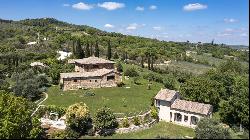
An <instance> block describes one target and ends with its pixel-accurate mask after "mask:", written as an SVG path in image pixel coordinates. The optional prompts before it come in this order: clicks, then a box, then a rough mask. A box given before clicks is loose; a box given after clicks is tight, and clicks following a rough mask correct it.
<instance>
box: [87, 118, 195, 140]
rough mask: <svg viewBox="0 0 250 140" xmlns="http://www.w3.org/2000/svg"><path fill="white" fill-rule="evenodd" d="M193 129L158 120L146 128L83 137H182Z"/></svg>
mask: <svg viewBox="0 0 250 140" xmlns="http://www.w3.org/2000/svg"><path fill="white" fill-rule="evenodd" d="M194 135H195V134H194V129H192V128H187V127H183V126H179V125H175V124H172V123H168V122H159V123H157V124H155V125H154V126H152V127H151V128H149V129H146V130H139V131H136V132H131V133H124V134H114V135H112V136H108V137H84V139H86V138H102V139H103V138H108V139H153V138H156V137H157V136H158V137H159V136H160V137H161V138H173V139H174V138H184V137H185V136H189V137H194Z"/></svg>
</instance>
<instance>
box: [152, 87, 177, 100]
mask: <svg viewBox="0 0 250 140" xmlns="http://www.w3.org/2000/svg"><path fill="white" fill-rule="evenodd" d="M176 93H177V92H176V91H175V90H170V89H161V90H160V91H159V92H158V93H157V95H156V96H155V99H158V100H164V101H171V100H172V99H173V97H174V95H175V94H176Z"/></svg>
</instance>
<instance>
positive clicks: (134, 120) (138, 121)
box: [133, 116, 141, 126]
mask: <svg viewBox="0 0 250 140" xmlns="http://www.w3.org/2000/svg"><path fill="white" fill-rule="evenodd" d="M133 124H134V125H136V126H137V125H140V124H141V122H140V118H139V117H138V116H135V117H133Z"/></svg>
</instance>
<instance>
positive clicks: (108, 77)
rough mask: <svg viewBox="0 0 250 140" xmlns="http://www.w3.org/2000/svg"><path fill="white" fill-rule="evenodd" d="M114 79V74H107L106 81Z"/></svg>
mask: <svg viewBox="0 0 250 140" xmlns="http://www.w3.org/2000/svg"><path fill="white" fill-rule="evenodd" d="M114 79H115V76H114V75H112V76H107V81H109V80H114Z"/></svg>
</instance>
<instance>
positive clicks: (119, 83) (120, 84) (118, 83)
mask: <svg viewBox="0 0 250 140" xmlns="http://www.w3.org/2000/svg"><path fill="white" fill-rule="evenodd" d="M116 84H117V86H118V87H123V86H124V85H125V84H124V83H123V82H117V83H116Z"/></svg>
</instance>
